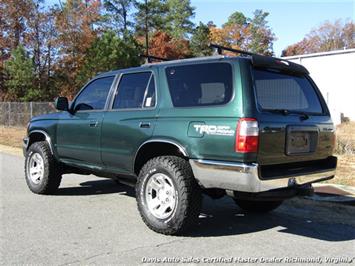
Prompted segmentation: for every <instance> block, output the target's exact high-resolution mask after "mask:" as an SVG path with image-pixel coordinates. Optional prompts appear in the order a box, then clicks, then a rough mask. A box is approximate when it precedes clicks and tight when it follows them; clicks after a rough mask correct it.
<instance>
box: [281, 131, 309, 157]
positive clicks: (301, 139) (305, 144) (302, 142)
mask: <svg viewBox="0 0 355 266" xmlns="http://www.w3.org/2000/svg"><path fill="white" fill-rule="evenodd" d="M310 141H311V138H310V136H309V133H304V132H294V133H291V134H290V135H289V137H288V145H287V148H288V149H287V151H288V153H289V154H290V153H305V152H310V151H311V142H310Z"/></svg>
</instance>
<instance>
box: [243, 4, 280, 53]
mask: <svg viewBox="0 0 355 266" xmlns="http://www.w3.org/2000/svg"><path fill="white" fill-rule="evenodd" d="M267 16H269V13H268V12H263V11H262V10H259V9H257V10H255V11H254V17H253V18H252V19H249V23H250V24H249V26H250V32H251V35H250V41H249V44H248V48H249V50H250V51H251V52H254V53H259V54H265V55H272V54H273V41H274V40H275V39H276V38H275V34H273V33H272V31H271V29H270V27H269V26H268V25H267V24H268V22H267V20H266V18H267Z"/></svg>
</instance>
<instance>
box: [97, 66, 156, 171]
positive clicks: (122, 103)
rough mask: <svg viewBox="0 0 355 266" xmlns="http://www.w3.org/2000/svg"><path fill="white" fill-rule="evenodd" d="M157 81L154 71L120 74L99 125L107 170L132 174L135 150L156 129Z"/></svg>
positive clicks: (103, 157) (103, 158)
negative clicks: (101, 123)
mask: <svg viewBox="0 0 355 266" xmlns="http://www.w3.org/2000/svg"><path fill="white" fill-rule="evenodd" d="M156 81H157V75H156V73H154V70H152V71H150V70H149V71H141V72H132V73H124V74H122V75H121V77H120V80H119V84H118V87H117V89H116V90H115V94H114V95H113V99H112V102H111V103H110V108H109V110H108V111H107V112H106V113H105V116H104V122H103V126H102V133H101V148H102V160H103V163H104V164H105V166H106V167H108V168H111V169H114V170H115V171H116V172H120V173H122V174H130V173H131V171H132V168H133V167H132V166H133V163H132V162H133V161H134V157H135V155H136V151H137V150H138V148H139V146H140V145H141V144H142V143H143V142H144V141H145V140H147V139H149V138H150V136H151V135H152V133H153V130H154V127H155V119H156V115H157V112H158V111H157V91H156Z"/></svg>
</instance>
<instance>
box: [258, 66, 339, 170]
mask: <svg viewBox="0 0 355 266" xmlns="http://www.w3.org/2000/svg"><path fill="white" fill-rule="evenodd" d="M284 62H286V61H284ZM286 64H287V62H286ZM271 66H272V65H271ZM297 66H299V65H297ZM251 72H252V79H253V85H254V96H255V104H256V110H257V113H256V118H257V120H258V123H259V148H258V155H257V161H258V163H259V164H260V165H262V166H267V165H276V164H279V165H280V167H281V165H285V164H289V165H290V167H291V166H292V167H294V168H295V169H297V168H298V167H303V165H302V164H300V165H297V162H304V161H314V163H315V166H317V165H320V164H327V163H329V162H328V161H327V160H330V156H331V155H332V152H333V146H334V127H333V123H332V121H331V118H330V115H329V111H328V108H327V106H326V104H325V102H324V100H323V98H322V95H321V94H320V92H319V90H318V89H317V88H316V86H315V84H314V82H313V81H312V80H311V79H310V77H309V76H308V73H307V72H306V70H305V69H302V68H298V69H295V68H293V69H291V70H290V71H288V69H287V68H285V69H282V68H279V69H277V68H272V67H269V66H268V65H267V64H266V65H262V66H256V65H254V66H253V67H252V68H251ZM310 167H312V164H311V163H310ZM286 168H287V167H286Z"/></svg>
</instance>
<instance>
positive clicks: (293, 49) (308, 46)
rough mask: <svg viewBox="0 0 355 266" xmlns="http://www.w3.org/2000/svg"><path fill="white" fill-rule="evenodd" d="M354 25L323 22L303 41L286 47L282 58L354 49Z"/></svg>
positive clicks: (349, 22)
mask: <svg viewBox="0 0 355 266" xmlns="http://www.w3.org/2000/svg"><path fill="white" fill-rule="evenodd" d="M354 34H355V24H354V23H353V22H352V21H348V22H345V23H343V22H342V21H341V20H336V21H335V22H334V23H331V22H329V21H326V22H324V23H323V24H322V25H320V26H319V27H318V28H315V29H313V30H311V32H310V33H308V34H307V35H306V36H305V38H303V40H301V41H299V42H297V43H295V44H292V45H290V46H288V47H286V48H285V49H284V50H283V51H282V56H292V55H299V54H308V53H318V52H327V51H332V50H338V49H344V48H347V49H350V48H355V39H354Z"/></svg>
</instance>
